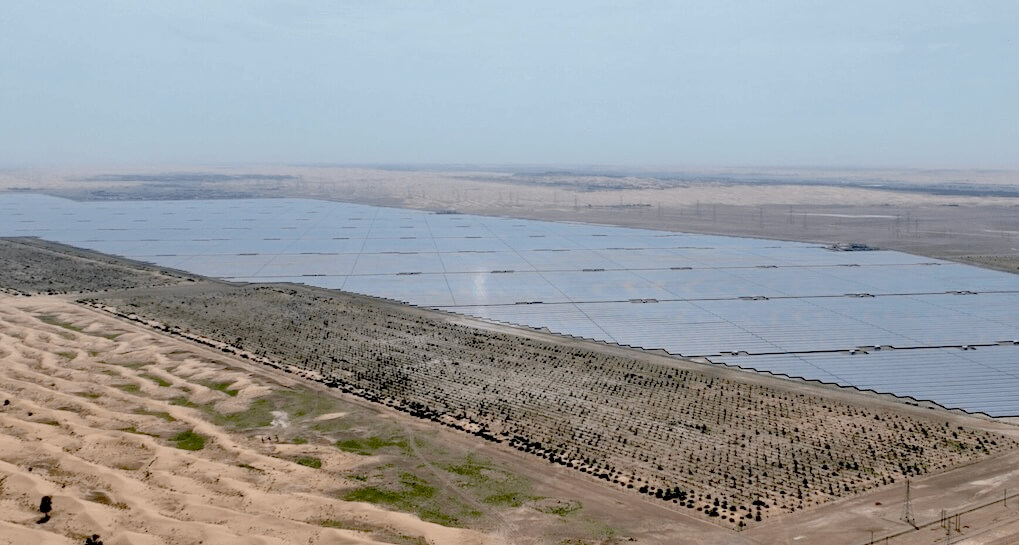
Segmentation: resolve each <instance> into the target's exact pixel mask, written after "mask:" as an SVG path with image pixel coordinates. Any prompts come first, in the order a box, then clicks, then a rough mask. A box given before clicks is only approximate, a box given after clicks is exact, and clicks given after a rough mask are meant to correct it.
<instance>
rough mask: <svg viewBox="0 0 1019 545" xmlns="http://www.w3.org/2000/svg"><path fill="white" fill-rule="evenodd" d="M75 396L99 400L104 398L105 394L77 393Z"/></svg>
mask: <svg viewBox="0 0 1019 545" xmlns="http://www.w3.org/2000/svg"><path fill="white" fill-rule="evenodd" d="M74 395H77V396H81V397H87V398H88V399H99V398H100V397H103V394H100V393H96V392H75V394H74Z"/></svg>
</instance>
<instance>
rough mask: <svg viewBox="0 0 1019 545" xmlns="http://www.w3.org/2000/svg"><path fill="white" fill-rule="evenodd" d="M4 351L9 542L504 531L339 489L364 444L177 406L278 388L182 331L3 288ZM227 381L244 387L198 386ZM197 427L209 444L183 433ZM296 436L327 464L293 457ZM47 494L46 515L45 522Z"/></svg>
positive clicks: (341, 539)
mask: <svg viewBox="0 0 1019 545" xmlns="http://www.w3.org/2000/svg"><path fill="white" fill-rule="evenodd" d="M41 317H42V319H40V318H41ZM69 317H70V318H69ZM43 320H46V322H44V321H43ZM63 320H70V321H68V322H64V321H63ZM47 322H48V323H47ZM83 324H84V325H83ZM0 358H2V360H0V361H2V364H0V398H2V399H6V400H9V401H10V404H9V405H6V406H0V436H2V438H3V440H2V441H0V544H23V543H34V544H40V545H46V544H51V543H52V544H66V543H82V542H83V541H84V539H85V536H88V535H92V534H93V533H96V534H99V535H100V536H101V537H102V539H103V541H104V543H106V544H107V545H118V544H128V543H130V544H132V545H138V544H186V543H187V544H190V543H215V544H231V543H246V544H248V543H258V544H282V543H309V544H374V543H434V544H443V545H445V544H463V545H473V544H478V545H481V544H488V543H493V544H496V543H502V541H501V540H500V539H499V538H496V537H490V536H484V535H481V534H479V533H477V532H473V531H468V530H460V529H455V528H448V527H444V526H440V525H436V524H431V523H427V522H422V521H421V520H419V519H417V518H416V517H414V516H412V515H408V514H404V513H397V512H392V511H387V510H384V509H381V508H378V507H375V506H372V505H369V504H363V503H354V502H344V501H341V500H338V499H335V497H334V492H335V490H337V489H340V488H342V487H344V486H347V485H348V484H349V483H345V482H344V480H343V478H342V477H341V476H340V475H339V472H340V471H342V470H343V469H349V468H350V467H354V466H356V465H357V464H358V463H363V462H362V461H361V459H360V458H361V457H358V456H355V455H351V454H346V453H343V452H341V451H339V450H337V449H335V448H329V447H325V446H315V445H288V444H276V443H264V442H261V441H260V440H258V439H256V438H253V437H251V436H245V435H242V434H239V433H230V432H228V431H225V430H224V429H223V428H221V427H219V426H216V425H214V424H213V423H211V422H209V421H208V420H207V419H206V418H203V414H202V412H201V411H199V410H196V409H195V408H191V407H188V406H182V402H181V400H182V399H186V400H187V403H183V404H184V405H187V404H209V403H212V404H214V406H215V407H216V409H217V410H222V411H224V412H229V411H231V410H237V409H239V408H242V407H243V406H244V404H245V403H248V402H250V400H251V399H253V398H255V397H257V396H259V395H261V394H263V393H264V392H265V391H267V390H268V389H269V388H271V387H272V385H271V384H266V383H265V382H264V381H263V380H261V379H259V378H258V377H252V376H248V375H246V374H245V373H243V372H240V371H237V370H230V369H228V368H226V367H225V366H224V365H223V364H222V362H216V361H213V360H211V359H210V358H209V357H208V356H206V355H204V354H201V353H199V352H198V351H196V350H195V349H194V348H193V347H191V346H188V345H186V344H183V343H180V342H177V341H174V340H172V339H167V338H164V337H159V336H157V335H154V334H150V333H146V332H142V331H140V330H134V329H131V328H129V327H128V326H125V325H123V324H120V323H119V322H116V321H115V320H113V319H105V318H102V317H97V316H96V315H94V314H91V313H89V312H88V311H85V310H83V309H81V308H78V307H75V306H74V305H71V304H68V303H65V302H62V301H59V300H56V299H45V298H31V299H26V298H15V297H7V296H0ZM225 380H229V381H232V383H231V388H235V389H236V390H237V391H236V395H224V394H223V393H222V392H217V391H215V389H214V388H209V387H205V386H203V385H202V384H203V383H204V384H209V383H215V382H220V381H225ZM329 416H330V417H331V418H341V417H342V415H329ZM187 430H191V431H193V432H194V433H196V434H198V435H201V436H204V437H205V445H204V448H202V449H200V450H183V449H181V448H177V444H175V442H174V441H173V439H174V438H176V437H178V436H179V434H180V433H182V432H183V431H187ZM298 451H300V453H305V454H307V453H310V454H314V455H315V456H316V457H318V458H319V459H321V460H322V462H323V469H313V468H310V467H304V466H302V465H298V464H296V463H294V462H293V461H292V460H291V459H288V457H292V456H294V455H295V453H296V452H298ZM46 495H49V496H52V498H53V512H52V513H51V515H52V518H51V520H50V521H48V522H46V523H45V524H38V523H37V522H36V521H37V520H38V519H40V518H41V516H42V515H41V513H40V512H39V502H40V499H41V498H42V497H43V496H46ZM327 526H340V527H342V528H334V527H327ZM343 528H350V529H343Z"/></svg>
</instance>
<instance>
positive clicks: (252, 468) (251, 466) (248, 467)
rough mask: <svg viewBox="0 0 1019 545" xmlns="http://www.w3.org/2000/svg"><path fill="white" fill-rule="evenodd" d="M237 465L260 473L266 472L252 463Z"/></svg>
mask: <svg viewBox="0 0 1019 545" xmlns="http://www.w3.org/2000/svg"><path fill="white" fill-rule="evenodd" d="M237 467H242V468H244V469H250V470H251V471H255V472H258V473H265V470H264V469H259V468H257V467H255V466H253V465H251V464H237Z"/></svg>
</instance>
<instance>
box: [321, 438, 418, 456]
mask: <svg viewBox="0 0 1019 545" xmlns="http://www.w3.org/2000/svg"><path fill="white" fill-rule="evenodd" d="M336 447H337V448H339V449H340V450H342V451H343V452H352V453H354V454H360V455H361V456H371V455H373V454H375V453H377V452H378V451H380V450H382V449H386V448H389V447H396V448H399V449H400V450H402V451H404V452H408V451H409V450H410V445H408V444H407V440H406V439H403V438H399V439H394V438H389V439H385V438H383V437H381V436H378V435H376V436H373V437H366V438H354V439H343V440H340V441H337V442H336Z"/></svg>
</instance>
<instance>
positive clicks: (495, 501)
mask: <svg viewBox="0 0 1019 545" xmlns="http://www.w3.org/2000/svg"><path fill="white" fill-rule="evenodd" d="M532 499H534V498H532V497H531V496H527V495H525V494H521V493H519V492H503V493H501V494H492V495H491V496H487V497H485V498H484V499H482V500H481V501H483V502H485V503H487V504H489V505H503V506H506V507H520V506H521V505H523V504H525V503H527V502H529V501H531V500H532Z"/></svg>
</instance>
